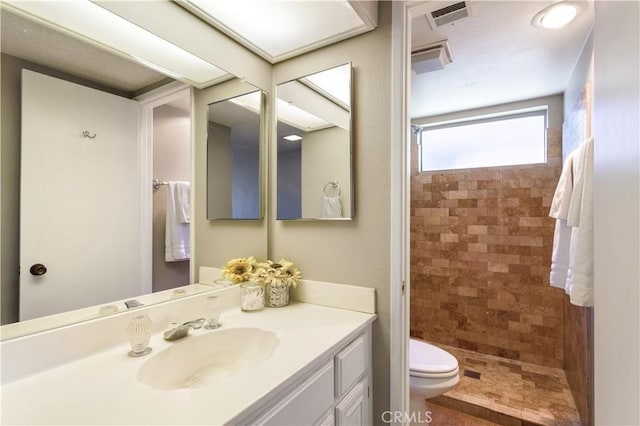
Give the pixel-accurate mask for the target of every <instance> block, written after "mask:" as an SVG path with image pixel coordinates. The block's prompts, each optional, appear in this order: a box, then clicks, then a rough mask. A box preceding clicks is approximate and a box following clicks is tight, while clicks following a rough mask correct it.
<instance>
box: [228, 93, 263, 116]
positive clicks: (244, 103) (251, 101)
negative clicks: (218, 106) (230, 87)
mask: <svg viewBox="0 0 640 426" xmlns="http://www.w3.org/2000/svg"><path fill="white" fill-rule="evenodd" d="M229 101H231V102H233V103H234V104H236V105H239V106H241V107H243V108H246V109H248V110H251V111H253V112H256V113H258V114H260V91H259V90H258V91H255V92H251V93H247V94H246V95H242V96H237V97H235V98H231V99H229Z"/></svg>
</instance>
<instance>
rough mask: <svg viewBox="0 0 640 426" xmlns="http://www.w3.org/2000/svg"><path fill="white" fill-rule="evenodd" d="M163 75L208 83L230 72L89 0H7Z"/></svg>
mask: <svg viewBox="0 0 640 426" xmlns="http://www.w3.org/2000/svg"><path fill="white" fill-rule="evenodd" d="M5 3H8V4H10V5H11V6H12V7H13V8H15V9H16V10H18V11H22V12H24V13H27V14H28V15H31V16H34V17H36V18H39V19H41V20H44V21H46V22H47V23H49V24H53V25H55V26H58V27H61V28H63V29H65V30H67V31H70V32H72V33H75V34H76V35H80V36H82V37H84V38H86V39H89V40H91V41H93V42H95V43H98V44H99V45H102V47H107V48H110V49H112V50H115V51H117V52H119V53H120V54H123V55H124V56H125V57H129V58H132V59H134V60H136V61H138V62H140V63H143V64H145V65H147V66H149V67H150V68H153V69H155V70H157V71H159V72H161V73H163V74H166V75H168V76H171V77H173V78H177V79H180V80H187V81H189V82H191V83H193V84H195V85H196V86H200V87H203V86H206V85H207V84H208V83H211V82H213V81H215V80H218V79H220V78H221V77H223V76H225V75H227V74H228V73H227V72H226V71H224V70H222V69H220V68H218V67H216V66H214V65H212V64H210V63H209V62H207V61H205V60H203V59H201V58H199V57H197V56H195V55H193V54H191V53H189V52H187V51H186V50H184V49H182V48H180V47H178V46H176V45H174V44H171V43H170V42H168V41H167V40H165V39H163V38H161V37H158V36H157V35H155V34H153V33H151V32H149V31H147V30H145V29H143V28H141V27H139V26H137V25H135V24H133V23H132V22H129V21H127V20H126V19H124V18H121V17H120V16H118V15H116V14H114V13H112V12H110V11H108V10H106V9H104V8H102V7H100V6H99V5H97V4H95V3H92V2H90V1H88V0H76V1H5Z"/></svg>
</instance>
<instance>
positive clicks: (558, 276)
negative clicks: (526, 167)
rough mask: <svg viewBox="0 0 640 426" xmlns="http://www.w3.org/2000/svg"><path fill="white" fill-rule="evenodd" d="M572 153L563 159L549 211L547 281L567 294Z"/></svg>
mask: <svg viewBox="0 0 640 426" xmlns="http://www.w3.org/2000/svg"><path fill="white" fill-rule="evenodd" d="M573 155H574V153H573V152H572V153H570V154H569V155H568V156H567V159H566V160H565V163H564V166H563V168H562V173H561V174H560V180H559V181H558V186H557V187H556V192H555V194H554V195H553V201H552V202H551V209H550V211H549V216H551V217H553V218H555V219H556V226H555V229H554V233H553V251H552V254H551V273H550V274H549V283H550V284H551V285H552V286H553V287H559V288H562V289H564V291H565V292H566V293H567V294H569V287H568V286H567V276H568V273H569V265H570V260H569V251H570V241H571V228H570V227H569V226H567V216H568V214H569V206H570V204H571V195H572V193H573Z"/></svg>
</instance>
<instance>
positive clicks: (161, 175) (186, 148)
mask: <svg viewBox="0 0 640 426" xmlns="http://www.w3.org/2000/svg"><path fill="white" fill-rule="evenodd" d="M153 177H154V178H156V179H160V180H162V181H165V182H166V181H170V180H178V181H190V180H191V117H190V115H189V112H188V111H182V110H179V109H177V108H174V107H171V106H169V105H162V106H159V107H157V108H155V109H154V110H153ZM168 189H169V187H168V186H166V185H164V186H161V187H160V188H158V189H157V190H154V191H153V275H152V277H153V278H152V280H153V291H161V290H166V289H169V288H174V287H177V286H181V285H187V284H189V262H188V261H183V262H165V261H164V252H165V249H164V248H165V243H164V241H165V224H166V217H167V191H168Z"/></svg>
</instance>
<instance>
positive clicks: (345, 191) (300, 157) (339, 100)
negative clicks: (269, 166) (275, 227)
mask: <svg viewBox="0 0 640 426" xmlns="http://www.w3.org/2000/svg"><path fill="white" fill-rule="evenodd" d="M351 74H352V71H351V64H350V63H349V64H345V65H341V66H337V67H334V68H330V69H328V70H325V71H322V72H318V73H315V74H311V75H307V76H304V77H301V78H298V79H296V80H292V81H289V82H286V83H282V84H279V85H278V86H277V89H276V90H277V113H278V132H277V145H278V157H277V169H278V176H277V219H279V220H296V219H318V220H345V219H352V218H353V205H354V202H353V199H354V197H353V195H354V194H353V170H352V164H353V161H352V156H353V149H352V146H353V145H352V135H351V117H352V116H351Z"/></svg>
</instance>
